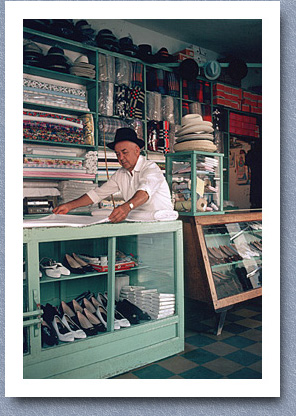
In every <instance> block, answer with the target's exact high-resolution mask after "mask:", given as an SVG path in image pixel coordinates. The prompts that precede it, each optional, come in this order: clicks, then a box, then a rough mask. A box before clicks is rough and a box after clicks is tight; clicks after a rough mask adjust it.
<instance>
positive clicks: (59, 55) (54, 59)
mask: <svg viewBox="0 0 296 416" xmlns="http://www.w3.org/2000/svg"><path fill="white" fill-rule="evenodd" d="M44 67H45V68H47V69H50V70H52V71H58V72H65V73H69V67H70V65H69V62H68V58H67V57H66V56H65V55H64V51H63V49H61V48H60V47H59V46H53V47H51V48H50V49H49V51H48V52H47V55H46V56H45V57H44Z"/></svg>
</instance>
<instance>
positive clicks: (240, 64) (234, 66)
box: [227, 58, 248, 81]
mask: <svg viewBox="0 0 296 416" xmlns="http://www.w3.org/2000/svg"><path fill="white" fill-rule="evenodd" d="M227 73H228V75H229V76H230V77H231V78H233V79H234V80H239V81H240V80H242V79H243V78H245V77H246V76H247V74H248V67H247V64H246V63H245V62H244V61H243V60H242V59H240V58H232V59H230V61H229V65H228V67H227Z"/></svg>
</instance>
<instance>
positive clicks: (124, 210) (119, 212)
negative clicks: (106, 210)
mask: <svg viewBox="0 0 296 416" xmlns="http://www.w3.org/2000/svg"><path fill="white" fill-rule="evenodd" d="M130 210H131V209H130V207H129V205H128V203H126V202H125V203H124V204H122V205H119V206H118V207H116V208H114V209H113V211H112V212H111V214H110V215H109V220H110V221H111V222H113V223H114V224H115V223H118V222H121V221H124V220H125V219H126V217H127V216H128V213H129V212H130Z"/></svg>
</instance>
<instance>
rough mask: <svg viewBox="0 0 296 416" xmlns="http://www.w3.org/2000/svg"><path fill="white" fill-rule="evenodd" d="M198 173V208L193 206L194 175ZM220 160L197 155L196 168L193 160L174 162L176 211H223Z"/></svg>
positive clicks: (174, 200)
mask: <svg viewBox="0 0 296 416" xmlns="http://www.w3.org/2000/svg"><path fill="white" fill-rule="evenodd" d="M195 172H196V208H195V209H194V207H193V206H192V200H193V193H192V185H193V180H194V179H193V175H194V174H195ZM220 179H221V178H220V158H219V157H215V156H214V157H213V156H205V155H197V156H196V166H195V168H194V167H193V166H192V163H191V158H188V160H185V161H182V162H180V161H173V162H172V196H173V202H174V206H175V209H176V210H177V211H181V212H190V211H197V212H212V211H221V209H222V207H221V200H220Z"/></svg>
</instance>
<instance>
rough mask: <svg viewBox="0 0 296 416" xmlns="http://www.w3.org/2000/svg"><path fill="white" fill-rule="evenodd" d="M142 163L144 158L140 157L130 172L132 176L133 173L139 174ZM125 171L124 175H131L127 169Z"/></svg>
mask: <svg viewBox="0 0 296 416" xmlns="http://www.w3.org/2000/svg"><path fill="white" fill-rule="evenodd" d="M144 162H145V157H144V156H142V155H140V156H139V158H138V160H137V163H136V165H135V167H134V169H133V170H132V172H131V173H132V175H133V174H134V172H139V171H140V170H141V168H142V166H143V163H144ZM125 171H126V173H129V174H131V173H130V172H129V171H128V170H127V169H125Z"/></svg>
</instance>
